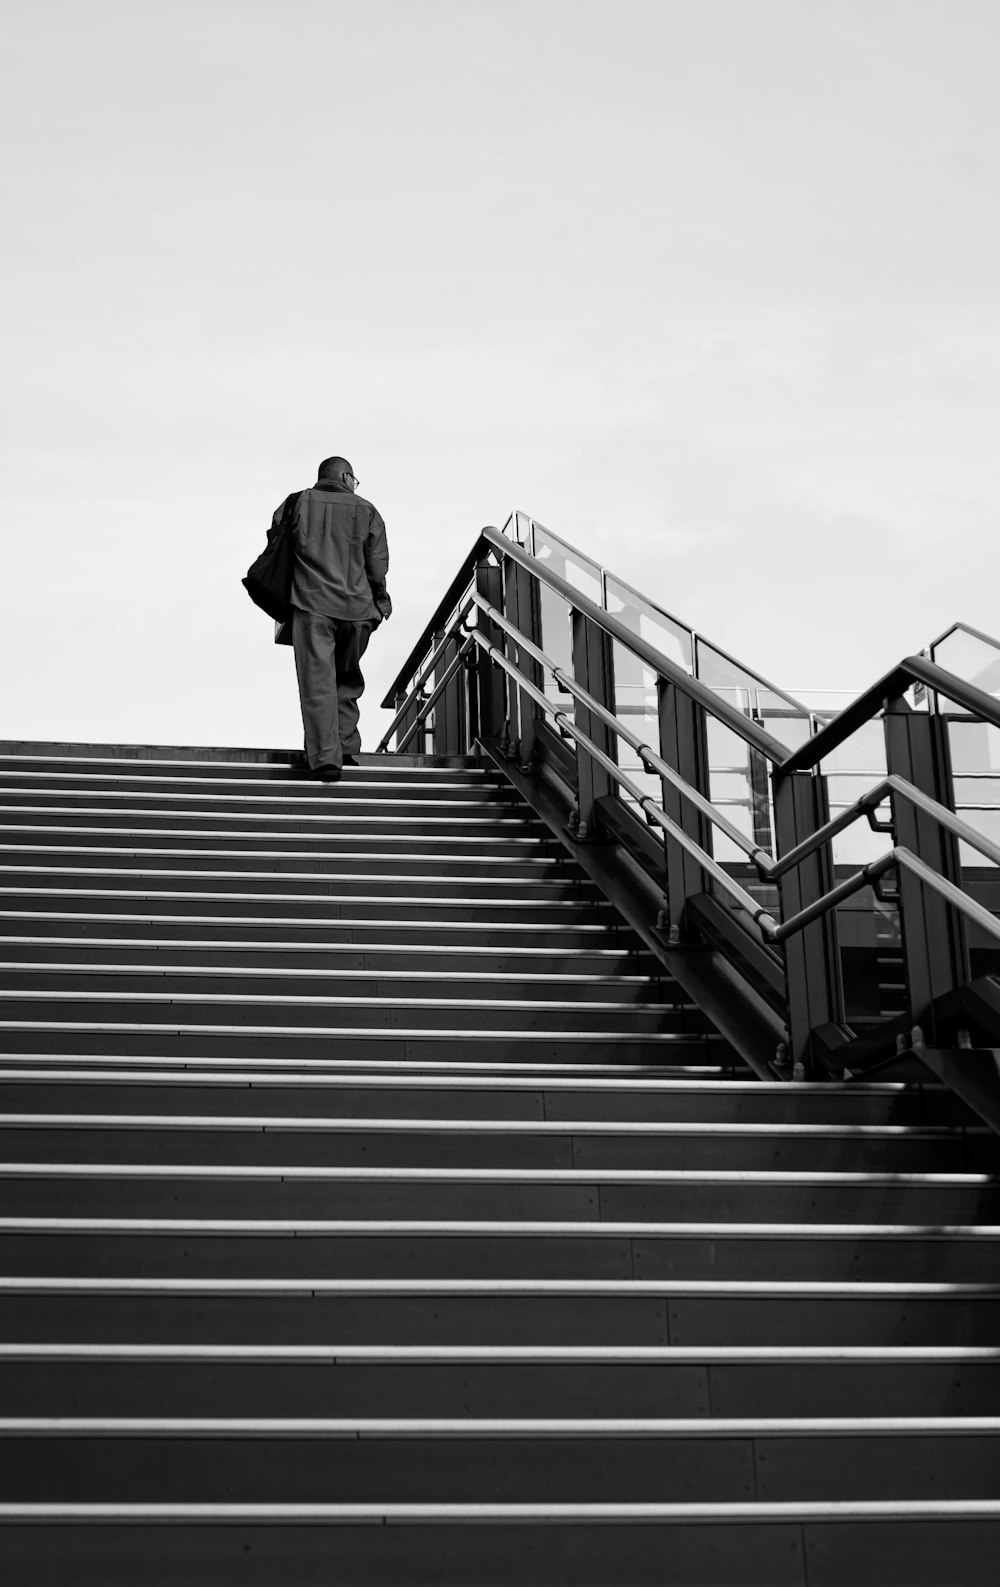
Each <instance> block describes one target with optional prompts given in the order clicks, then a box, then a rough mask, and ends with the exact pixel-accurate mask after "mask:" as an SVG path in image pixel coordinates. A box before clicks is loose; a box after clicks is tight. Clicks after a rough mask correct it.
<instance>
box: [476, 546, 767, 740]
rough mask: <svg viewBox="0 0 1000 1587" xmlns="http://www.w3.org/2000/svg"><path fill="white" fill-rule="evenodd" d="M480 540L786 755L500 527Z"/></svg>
mask: <svg viewBox="0 0 1000 1587" xmlns="http://www.w3.org/2000/svg"><path fill="white" fill-rule="evenodd" d="M483 539H484V540H486V541H488V543H489V544H490V545H491V546H496V547H497V549H498V550H499V551H501V552H502V553H503V554H504V555H505V556H509V557H510V558H511V559H512V560H513V561H514V562H516V563H518V565H519V566H520V567H523V568H524V569H525V571H526V572H528V573H530V574H531V575H532V576H533V577H534V578H537V579H540V580H541V582H542V583H543V584H546V585H548V587H549V589H550V590H554V591H555V593H556V594H557V595H560V596H562V598H563V600H564V601H566V602H567V603H568V604H569V605H570V606H573V607H575V609H576V610H577V611H578V612H580V613H582V615H583V616H584V617H589V618H590V619H591V620H592V621H593V622H594V623H596V624H597V626H598V628H600V629H603V631H604V633H606V634H607V635H608V637H609V638H610V639H616V640H617V641H618V643H619V644H620V645H624V646H625V648H626V650H631V652H632V654H633V655H634V656H638V658H639V660H640V661H644V662H645V663H646V665H647V667H650V668H651V669H652V671H653V672H655V673H657V674H658V675H659V676H660V677H661V678H663V679H664V680H665V681H666V682H667V683H672V684H674V685H675V686H676V687H677V688H678V689H680V690H682V692H683V693H685V694H687V695H688V696H689V697H690V698H691V699H692V700H694V701H695V702H696V703H697V704H698V705H702V706H704V707H705V709H706V711H708V712H710V714H711V715H713V716H715V717H716V718H717V719H718V720H719V721H720V722H722V723H723V725H724V726H725V727H728V728H730V729H731V730H732V731H733V732H734V733H736V734H737V735H738V737H740V738H742V739H743V740H744V741H745V742H746V743H747V744H749V745H750V746H751V748H752V749H758V750H760V752H761V754H762V755H764V756H765V757H766V758H767V760H769V761H771V762H772V763H773V764H775V765H779V764H780V763H781V762H782V761H783V760H784V759H785V756H786V755H787V754H788V746H787V744H782V743H781V741H780V740H779V739H776V738H773V737H772V736H771V734H770V733H768V732H766V731H765V730H764V728H762V727H760V726H759V725H758V723H756V722H754V721H752V720H751V719H750V717H748V716H744V715H743V713H742V711H737V709H736V707H735V706H732V705H730V704H729V703H728V701H726V700H720V699H719V698H718V696H717V695H716V694H714V693H713V691H712V690H711V689H710V688H709V687H708V685H707V684H704V683H701V682H700V681H699V680H698V679H697V678H692V677H691V674H690V673H688V672H685V670H684V668H683V667H679V666H678V665H677V663H676V662H675V661H671V660H670V658H669V657H668V656H665V655H664V654H663V652H662V651H660V650H657V649H656V646H655V645H651V644H650V643H649V641H648V640H646V639H643V637H642V635H641V634H634V633H633V632H632V630H631V629H630V628H626V626H625V624H624V623H620V622H619V621H618V619H617V617H613V616H612V614H611V613H610V612H606V611H605V610H604V608H603V606H598V605H597V603H596V602H595V601H592V600H590V599H589V597H588V596H586V595H584V594H582V593H581V591H579V590H575V589H574V588H573V586H572V584H567V582H566V580H565V579H562V578H560V577H559V575H558V573H553V572H551V570H550V569H548V568H547V567H546V566H545V564H544V563H543V562H539V561H538V559H537V557H533V556H532V555H531V553H530V552H528V551H525V550H524V549H523V547H521V546H519V545H516V544H515V543H514V542H513V541H510V540H508V539H507V538H506V536H504V535H502V534H501V533H500V530H499V529H492V528H488V529H484V530H483Z"/></svg>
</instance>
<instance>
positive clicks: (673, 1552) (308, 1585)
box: [0, 1500, 1000, 1587]
mask: <svg viewBox="0 0 1000 1587" xmlns="http://www.w3.org/2000/svg"><path fill="white" fill-rule="evenodd" d="M2 1514H3V1512H2V1511H0V1515H2ZM4 1519H5V1520H6V1519H7V1518H6V1516H4ZM915 1523H916V1524H915ZM2 1546H3V1549H4V1556H3V1557H4V1560H5V1563H7V1565H8V1568H9V1570H10V1572H11V1573H12V1575H13V1578H14V1579H15V1580H18V1581H22V1580H38V1579H39V1577H38V1574H37V1572H38V1571H39V1570H44V1571H45V1572H46V1573H47V1575H46V1576H45V1578H44V1579H46V1580H53V1581H56V1580H57V1581H59V1582H60V1583H66V1584H72V1587H84V1584H86V1587H90V1584H101V1587H104V1584H109V1587H110V1584H118V1583H130V1584H131V1583H134V1582H136V1581H138V1580H145V1581H154V1580H155V1581H156V1582H158V1583H165V1582H177V1581H180V1580H183V1579H185V1578H188V1577H190V1575H191V1572H192V1562H193V1561H197V1563H198V1568H199V1569H200V1570H201V1571H202V1572H203V1573H204V1574H205V1575H206V1578H207V1579H209V1580H211V1581H212V1582H214V1583H226V1584H230V1583H236V1582H247V1581H250V1580H252V1581H253V1582H254V1583H267V1584H275V1587H283V1584H285V1583H287V1582H288V1580H289V1576H288V1571H289V1560H290V1559H294V1562H295V1581H296V1583H297V1584H301V1587H314V1584H320V1583H323V1584H325V1583H328V1582H330V1581H345V1582H346V1581H350V1582H351V1583H352V1584H357V1587H382V1584H384V1583H386V1582H390V1581H391V1582H392V1583H394V1584H399V1587H430V1584H438V1583H440V1584H442V1587H452V1584H456V1587H457V1584H462V1587H466V1584H468V1583H469V1582H473V1581H474V1582H476V1583H477V1587H510V1584H511V1583H512V1582H515V1581H516V1582H518V1583H520V1584H523V1587H550V1584H551V1583H553V1582H556V1581H564V1582H572V1583H573V1584H574V1587H649V1584H653V1583H656V1584H661V1583H662V1582H663V1581H664V1574H663V1562H664V1560H665V1559H666V1560H669V1561H670V1568H671V1573H672V1579H673V1580H675V1581H677V1582H683V1583H685V1584H687V1587H732V1584H733V1583H736V1582H738V1583H739V1584H740V1587H806V1583H807V1581H808V1587H843V1584H844V1583H847V1582H850V1583H852V1584H855V1583H856V1584H858V1587H939V1584H940V1583H941V1582H946V1581H948V1582H950V1581H959V1580H960V1581H961V1582H962V1584H963V1587H992V1584H993V1582H994V1580H995V1576H994V1574H991V1572H993V1571H994V1570H995V1559H996V1553H997V1550H998V1548H1000V1505H998V1504H996V1503H995V1502H994V1501H990V1500H953V1501H947V1500H940V1501H904V1500H898V1501H890V1500H872V1501H863V1500H859V1501H856V1502H852V1503H850V1504H838V1503H837V1502H830V1503H827V1504H823V1503H820V1502H817V1503H814V1504H812V1505H801V1506H795V1507H794V1509H792V1510H790V1509H789V1507H788V1506H785V1505H781V1504H772V1505H765V1504H761V1503H759V1502H758V1503H748V1504H733V1505H724V1504H718V1505H709V1506H700V1507H695V1506H693V1505H675V1506H671V1505H655V1504H654V1505H641V1504H636V1505H628V1504H626V1505H617V1506H616V1505H596V1504H595V1505H586V1504H582V1505H572V1504H570V1505H544V1504H543V1505H530V1504H529V1505H521V1506H513V1505H503V1504H476V1505H469V1506H461V1505H453V1506H452V1505H436V1506H435V1505H413V1506H406V1505H398V1506H392V1505H386V1504H377V1505H367V1506H366V1505H355V1506H351V1505H347V1504H339V1505H338V1504H336V1503H331V1504H326V1505H303V1506H302V1507H301V1508H299V1509H292V1510H289V1508H288V1507H287V1506H266V1505H248V1506H243V1507H240V1506H238V1505H232V1506H205V1507H199V1506H197V1505H181V1506H176V1507H173V1508H170V1507H157V1506H155V1505H149V1506H120V1507H115V1506H113V1505H104V1506H81V1507H71V1506H59V1505H40V1506H36V1507H34V1508H32V1509H31V1510H27V1509H23V1510H22V1511H21V1513H20V1515H19V1518H18V1520H17V1521H16V1522H12V1523H11V1524H9V1525H8V1526H5V1527H4V1532H3V1536H2ZM807 1560H808V1570H809V1575H808V1578H807V1577H806V1574H805V1571H806V1561H807ZM153 1562H155V1564H154V1563H153ZM250 1571H252V1576H251V1575H250V1574H249V1572H250ZM154 1572H155V1574H154Z"/></svg>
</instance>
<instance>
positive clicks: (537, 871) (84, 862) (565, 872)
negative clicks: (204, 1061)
mask: <svg viewBox="0 0 1000 1587" xmlns="http://www.w3.org/2000/svg"><path fill="white" fill-rule="evenodd" d="M57 839H58V834H52V835H51V836H50V837H49V838H48V839H46V840H43V841H38V840H36V839H35V838H34V837H33V838H32V841H31V842H30V843H28V842H26V841H21V842H13V843H0V860H2V862H3V864H4V865H7V866H9V865H18V866H21V867H23V868H24V869H26V870H34V869H38V868H43V867H51V866H59V867H60V868H61V869H62V870H65V871H72V870H76V869H87V868H92V867H94V866H110V867H112V868H117V869H122V868H127V869H132V870H139V869H143V868H145V867H151V868H153V869H154V870H166V869H178V868H179V869H183V870H185V871H189V870H198V871H203V870H209V871H252V872H273V873H275V874H280V875H298V874H303V875H308V874H315V873H322V874H323V875H325V876H350V875H352V874H353V875H357V874H360V875H363V876H406V877H409V878H415V877H428V878H431V879H435V878H440V877H441V876H442V874H447V875H448V876H460V877H462V878H463V879H464V880H465V881H466V883H467V885H470V886H474V885H475V884H476V883H478V882H480V881H489V882H503V883H504V884H505V885H506V886H508V887H513V886H519V885H522V884H530V883H534V882H540V881H541V882H545V881H548V882H552V881H555V882H571V883H576V884H579V885H582V886H585V887H586V890H587V891H588V892H590V886H589V884H588V883H587V882H586V878H585V877H584V876H582V874H581V873H580V872H579V871H578V870H577V869H576V867H575V866H574V865H573V863H572V861H571V860H570V859H569V858H568V857H566V856H561V855H559V854H555V853H551V852H544V851H542V852H538V851H536V850H535V849H534V848H531V847H529V848H528V849H527V851H521V852H518V851H517V850H514V851H513V852H510V851H509V846H508V852H501V853H496V852H494V851H493V849H492V848H491V847H490V846H488V845H485V844H484V845H483V848H482V851H480V852H478V853H476V852H471V853H470V852H469V850H470V849H472V847H473V845H471V844H466V845H464V846H462V845H460V844H459V843H457V842H456V843H454V844H451V845H445V844H444V843H439V844H435V845H434V846H433V852H427V851H424V850H423V845H421V850H420V851H419V852H417V853H414V852H412V846H411V845H407V844H405V843H399V844H397V847H396V848H395V849H394V850H391V851H387V849H386V847H385V846H383V845H382V844H379V845H378V846H372V845H369V846H368V847H366V846H365V845H364V844H361V843H356V842H355V843H344V844H341V845H340V846H339V847H338V846H334V845H333V844H331V843H328V842H327V843H319V842H315V843H312V844H308V845H303V846H299V845H298V844H296V843H295V842H294V841H293V842H292V843H285V844H284V846H279V845H277V844H275V845H274V846H271V847H267V846H265V845H264V844H262V843H260V842H259V841H258V840H257V839H254V838H247V839H245V840H244V842H243V844H242V845H240V844H238V843H228V844H225V845H223V844H222V843H220V841H219V839H218V838H211V837H205V838H202V839H201V840H200V842H198V843H195V842H191V843H185V842H184V841H183V838H182V836H181V835H178V836H177V837H176V839H175V840H174V842H173V843H167V842H165V841H164V842H161V841H159V840H158V839H157V838H153V839H150V840H148V841H147V842H145V843H142V842H140V841H137V839H136V837H135V836H134V834H132V833H129V834H128V835H127V836H125V837H123V838H122V839H121V840H120V841H118V842H116V843H110V842H108V841H107V834H104V833H98V834H94V835H93V836H92V837H91V838H90V840H89V841H88V840H86V839H77V838H76V837H75V835H74V839H73V841H72V842H67V841H65V838H64V840H63V841H62V842H59V841H57ZM102 840H103V841H102Z"/></svg>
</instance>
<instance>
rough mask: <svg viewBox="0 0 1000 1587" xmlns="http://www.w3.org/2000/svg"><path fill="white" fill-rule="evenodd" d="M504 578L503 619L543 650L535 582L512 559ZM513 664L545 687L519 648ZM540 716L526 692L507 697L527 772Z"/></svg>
mask: <svg viewBox="0 0 1000 1587" xmlns="http://www.w3.org/2000/svg"><path fill="white" fill-rule="evenodd" d="M503 574H504V604H503V613H504V616H505V617H507V618H509V619H510V621H511V622H512V623H513V624H514V627H515V628H517V629H519V630H520V632H521V633H522V634H523V635H524V637H525V639H529V640H530V641H531V642H532V644H534V645H539V646H540V645H541V642H542V618H541V601H540V599H539V594H538V585H537V583H536V581H535V579H534V578H532V576H531V574H530V573H529V572H528V570H527V569H526V568H523V567H521V566H520V564H519V563H518V562H516V561H515V559H514V558H513V557H506V558H505V559H504V567H503ZM512 660H513V661H514V664H515V665H516V667H517V668H518V670H519V671H520V672H522V673H523V674H524V676H525V677H526V678H527V679H528V680H529V681H530V682H531V683H533V684H535V685H536V686H537V687H538V688H541V687H542V681H543V680H542V669H541V667H540V666H539V665H538V662H537V661H534V660H532V658H531V657H530V656H529V655H528V654H527V652H526V651H524V650H522V648H521V646H520V645H518V644H515V645H514V655H513V657H512ZM537 714H538V706H536V704H535V702H534V700H533V699H532V698H531V696H530V694H527V693H525V691H524V690H523V689H515V688H511V689H510V691H509V694H508V715H509V717H510V738H511V740H513V741H515V742H516V743H517V745H518V753H519V755H520V761H521V766H522V768H523V769H524V770H525V771H533V770H534V758H535V719H536V717H537Z"/></svg>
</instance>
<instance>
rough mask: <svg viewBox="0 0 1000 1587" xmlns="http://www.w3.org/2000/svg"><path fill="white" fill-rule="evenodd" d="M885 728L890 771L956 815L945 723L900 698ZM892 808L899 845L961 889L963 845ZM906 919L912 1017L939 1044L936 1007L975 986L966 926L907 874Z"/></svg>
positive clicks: (902, 882) (899, 799) (919, 817)
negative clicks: (949, 994)
mask: <svg viewBox="0 0 1000 1587" xmlns="http://www.w3.org/2000/svg"><path fill="white" fill-rule="evenodd" d="M883 726H884V729H885V758H886V766H887V769H888V770H889V771H890V772H894V773H895V774H896V775H897V776H898V777H903V778H905V779H906V781H907V782H910V783H912V784H913V785H914V787H915V788H919V789H920V791H921V793H925V794H928V795H929V796H930V797H931V798H932V799H936V800H937V802H938V803H939V804H942V805H944V806H945V807H946V808H947V809H949V810H954V808H955V800H954V790H953V787H952V780H951V754H950V750H949V744H948V724H947V721H946V719H945V718H944V717H943V716H940V715H938V714H937V713H934V714H931V713H930V712H926V711H914V710H912V709H911V708H910V706H909V705H908V703H907V701H906V700H905V699H903V698H902V696H897V697H895V698H893V699H891V700H888V701H887V702H886V708H885V714H884V718H883ZM891 803H892V824H893V831H894V835H895V840H896V842H897V843H898V844H899V845H900V846H901V847H903V848H906V849H910V850H911V851H912V852H913V853H914V854H916V855H917V856H918V857H919V858H920V859H922V860H924V861H926V863H927V864H928V865H930V866H931V867H932V868H933V869H934V870H935V871H937V872H938V874H939V875H940V876H943V877H944V878H945V879H946V880H947V881H949V882H955V883H956V884H958V885H961V880H962V872H961V864H960V861H959V852H958V841H957V839H956V838H953V837H952V836H951V834H950V833H948V832H946V831H945V830H944V829H943V828H942V827H940V826H939V825H938V823H937V822H936V821H934V820H933V819H932V818H931V817H930V816H928V815H925V814H924V813H923V812H922V811H920V810H916V809H914V807H913V805H912V804H911V803H910V802H909V800H908V799H906V798H904V797H903V796H902V795H899V794H895V793H894V794H892V796H891ZM899 919H900V929H901V932H902V937H903V955H904V960H905V965H906V985H907V997H908V1006H909V1011H910V1017H911V1019H912V1020H913V1023H914V1024H915V1025H919V1026H921V1028H922V1029H923V1031H924V1034H925V1036H926V1037H927V1039H928V1040H931V1041H933V1040H934V1034H935V1033H934V1014H933V1004H934V1000H935V999H936V998H939V997H942V996H944V994H945V993H946V992H950V991H952V990H953V989H954V988H955V987H957V986H962V985H963V984H964V983H965V982H967V981H968V980H970V979H971V970H970V964H969V950H968V944H967V941H966V932H965V926H964V924H963V921H962V917H961V916H960V915H959V913H958V912H957V910H953V909H951V908H950V907H949V905H948V904H947V903H946V902H945V900H944V899H943V898H941V897H939V895H938V894H937V893H934V892H932V891H931V890H930V889H929V888H925V887H924V886H923V884H922V883H921V882H919V881H918V880H917V878H916V877H915V876H911V875H910V874H909V872H907V871H905V870H903V869H902V868H900V872H899Z"/></svg>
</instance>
